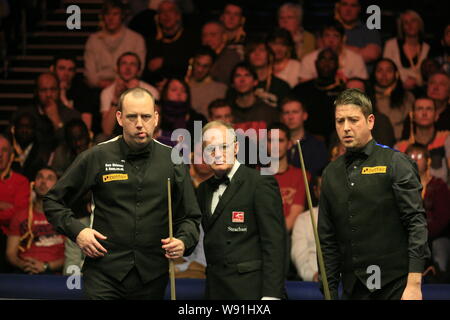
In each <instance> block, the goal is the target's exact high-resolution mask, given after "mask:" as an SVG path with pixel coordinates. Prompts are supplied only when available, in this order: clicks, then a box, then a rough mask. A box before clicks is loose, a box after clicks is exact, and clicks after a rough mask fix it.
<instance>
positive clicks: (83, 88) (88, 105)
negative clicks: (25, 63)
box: [50, 55, 99, 133]
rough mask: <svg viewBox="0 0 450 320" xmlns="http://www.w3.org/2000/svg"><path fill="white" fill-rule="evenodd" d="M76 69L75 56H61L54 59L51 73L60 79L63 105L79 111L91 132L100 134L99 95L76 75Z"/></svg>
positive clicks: (60, 93)
mask: <svg viewBox="0 0 450 320" xmlns="http://www.w3.org/2000/svg"><path fill="white" fill-rule="evenodd" d="M76 67H77V63H76V60H75V58H74V57H73V56H70V55H59V56H56V57H55V58H54V59H53V63H52V65H51V66H50V71H51V72H53V73H54V74H56V77H57V78H58V81H59V95H60V100H61V102H62V104H63V105H65V106H66V107H67V108H69V109H75V110H77V111H78V112H79V113H80V114H81V119H83V121H84V123H86V126H87V127H88V128H89V130H91V131H93V132H95V133H98V132H99V128H98V121H99V113H98V107H97V106H98V103H99V101H98V94H97V92H96V91H94V90H92V89H91V88H89V87H88V86H87V85H86V83H85V81H84V79H83V78H82V77H81V76H78V75H77V74H76Z"/></svg>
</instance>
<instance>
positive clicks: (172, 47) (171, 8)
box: [141, 0, 199, 84]
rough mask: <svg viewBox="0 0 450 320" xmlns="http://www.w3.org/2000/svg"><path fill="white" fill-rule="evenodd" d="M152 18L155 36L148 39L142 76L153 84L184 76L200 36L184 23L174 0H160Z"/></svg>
mask: <svg viewBox="0 0 450 320" xmlns="http://www.w3.org/2000/svg"><path fill="white" fill-rule="evenodd" d="M155 21H156V35H155V36H154V37H150V38H148V39H147V52H148V55H147V64H146V73H145V75H144V77H143V78H144V79H145V80H146V81H148V82H149V83H152V84H155V83H156V82H157V81H159V80H161V79H168V78H173V77H176V78H183V77H184V76H185V75H186V72H187V69H188V65H189V58H191V57H192V55H193V54H194V50H195V49H196V48H197V47H198V44H199V37H198V35H197V33H196V32H194V30H190V29H188V28H187V27H186V26H185V25H184V24H183V16H182V13H181V10H180V8H179V6H178V5H177V4H176V2H175V1H169V0H164V1H161V2H160V3H159V5H158V9H157V13H156V16H155ZM141 61H144V60H141Z"/></svg>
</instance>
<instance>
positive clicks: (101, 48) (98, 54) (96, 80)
mask: <svg viewBox="0 0 450 320" xmlns="http://www.w3.org/2000/svg"><path fill="white" fill-rule="evenodd" d="M124 15H125V8H124V5H123V4H122V2H121V1H120V0H107V1H105V3H104V5H103V8H102V12H101V18H102V22H103V30H101V31H98V32H96V33H94V34H91V35H90V36H89V38H88V40H87V42H86V47H85V51H84V69H85V71H84V75H85V76H86V79H87V82H88V84H89V85H90V86H91V87H95V88H100V89H103V88H106V87H107V86H109V85H110V84H111V83H113V81H114V79H115V77H116V70H115V66H116V62H117V58H118V57H119V56H120V55H121V54H122V53H124V52H126V51H132V52H136V54H137V55H138V56H139V58H140V60H141V61H145V53H146V49H145V42H144V38H142V36H141V35H140V34H137V33H136V32H134V31H131V30H130V29H128V28H127V27H125V26H124V25H123V19H124ZM142 69H143V68H142V67H141V69H140V71H142Z"/></svg>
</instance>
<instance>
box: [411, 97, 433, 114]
mask: <svg viewBox="0 0 450 320" xmlns="http://www.w3.org/2000/svg"><path fill="white" fill-rule="evenodd" d="M417 100H430V101H431V102H432V103H433V107H434V110H436V103H434V99H432V98H430V97H429V96H427V95H425V94H421V95H419V96H417V98H416V99H415V100H414V103H413V107H412V109H413V111H414V110H416V102H417Z"/></svg>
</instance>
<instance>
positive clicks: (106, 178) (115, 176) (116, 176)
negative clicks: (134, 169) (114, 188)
mask: <svg viewBox="0 0 450 320" xmlns="http://www.w3.org/2000/svg"><path fill="white" fill-rule="evenodd" d="M117 180H128V174H126V173H112V174H104V175H103V182H105V183H106V182H111V181H117Z"/></svg>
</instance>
